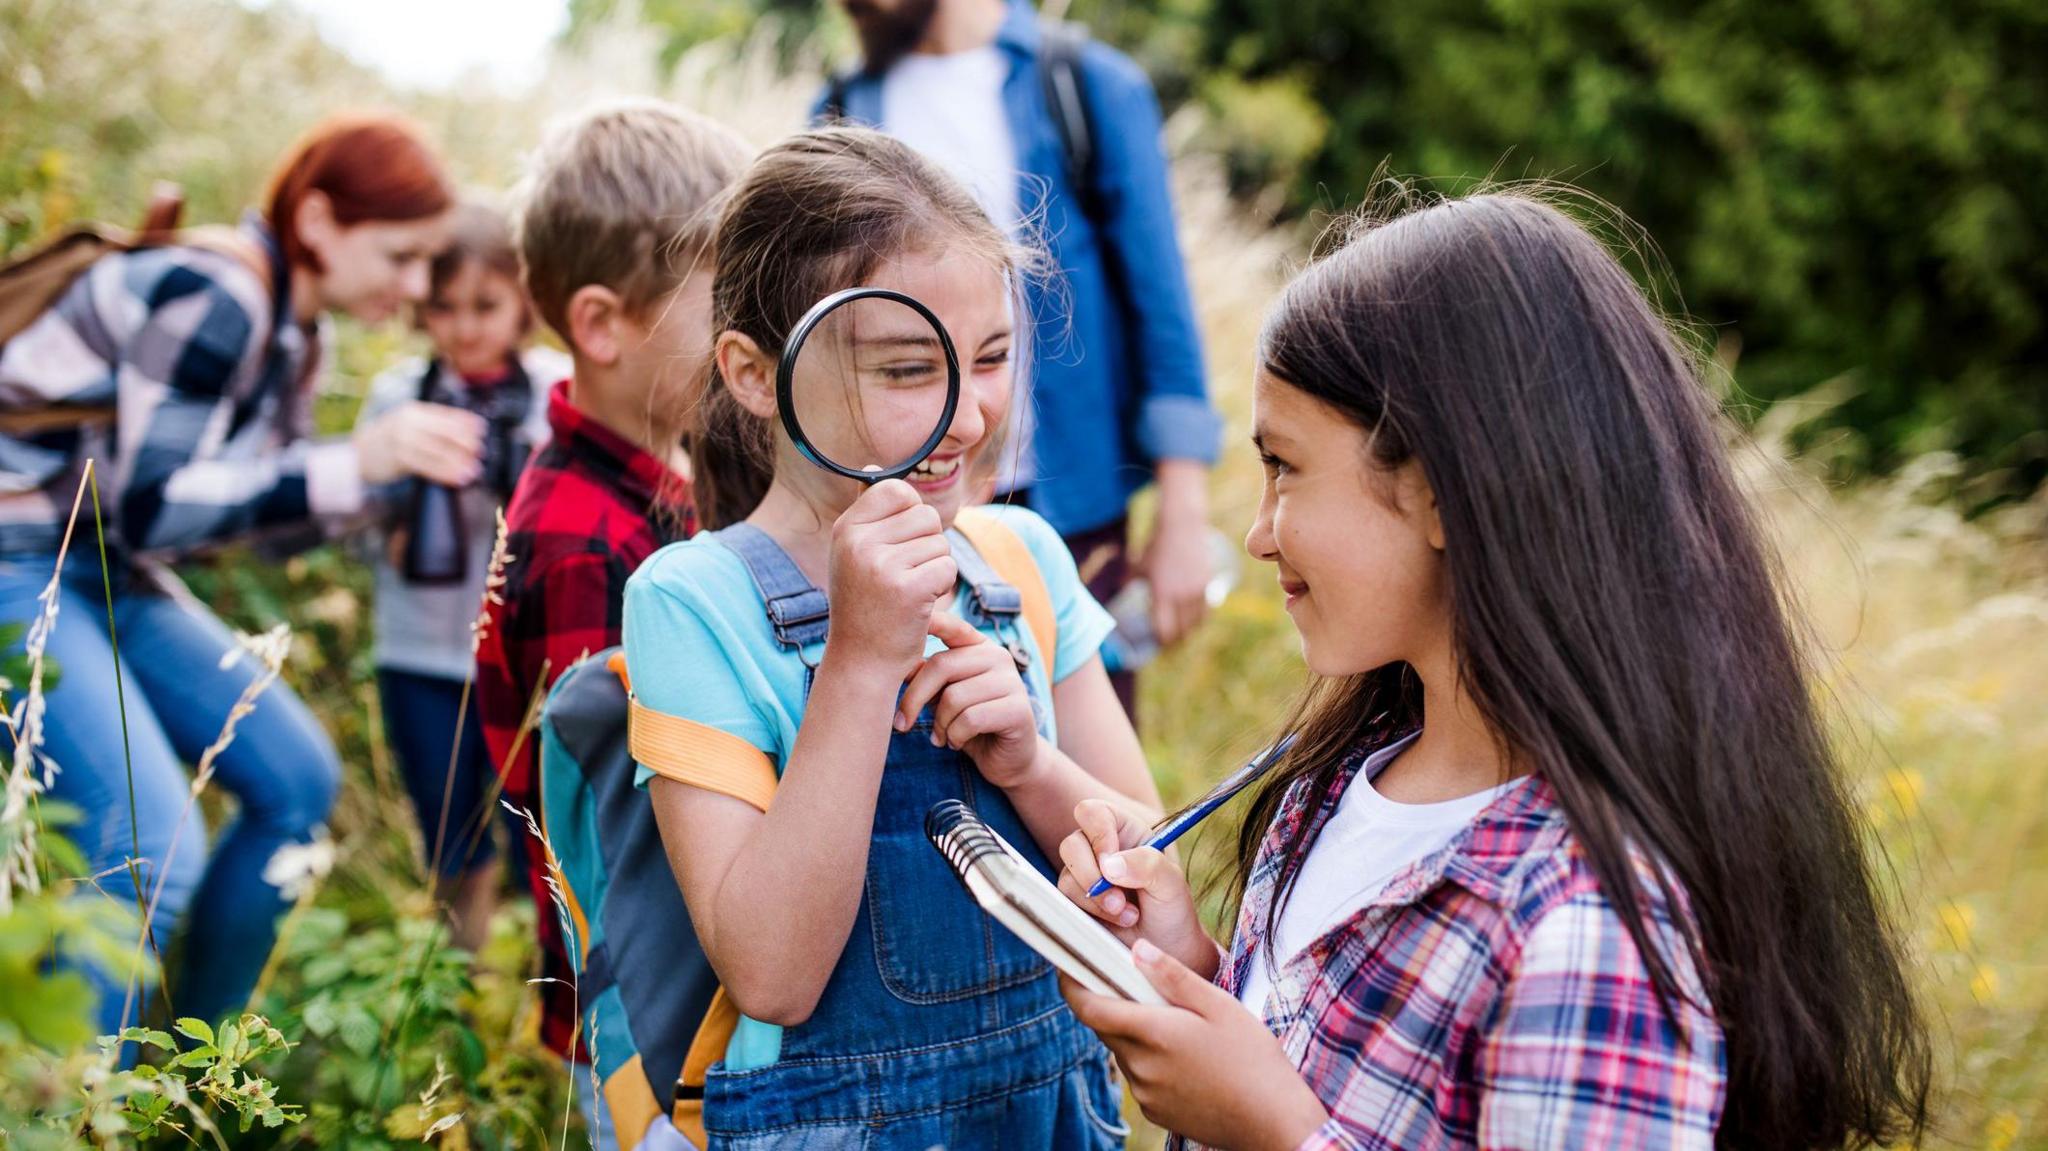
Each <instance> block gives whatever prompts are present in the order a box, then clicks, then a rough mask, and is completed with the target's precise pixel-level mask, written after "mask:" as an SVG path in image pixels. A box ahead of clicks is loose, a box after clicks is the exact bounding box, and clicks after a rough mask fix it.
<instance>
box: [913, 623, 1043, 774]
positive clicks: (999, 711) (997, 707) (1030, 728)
mask: <svg viewBox="0 0 2048 1151" xmlns="http://www.w3.org/2000/svg"><path fill="white" fill-rule="evenodd" d="M930 630H931V634H933V635H935V636H937V637H939V640H940V642H942V643H944V644H945V645H946V650H945V651H942V652H940V653H938V654H937V655H934V656H928V657H926V658H925V661H924V664H923V666H921V667H919V668H918V669H917V674H916V675H913V676H911V677H910V684H909V686H907V687H905V688H904V689H903V697H902V699H901V700H900V701H899V702H898V703H897V705H896V730H897V731H909V730H910V726H911V724H913V723H916V722H917V717H918V714H919V713H921V712H922V711H924V708H925V705H926V704H928V703H932V702H933V701H934V700H936V701H937V707H936V710H935V711H934V714H933V717H932V742H933V743H934V744H938V745H940V746H943V747H950V748H953V749H955V750H957V751H964V752H966V753H967V755H968V756H969V758H971V759H973V760H974V766H976V767H977V768H980V769H981V774H982V777H983V778H984V779H987V780H988V781H989V782H990V783H992V784H995V785H996V786H997V787H1002V788H1009V787H1015V786H1017V785H1019V784H1021V783H1023V782H1024V781H1025V780H1026V779H1027V778H1028V777H1029V776H1030V774H1031V772H1032V770H1033V769H1034V768H1036V767H1038V766H1039V764H1040V763H1041V759H1040V756H1041V753H1042V750H1043V748H1042V741H1041V740H1040V739H1039V738H1038V720H1037V717H1036V716H1034V715H1033V714H1032V712H1031V693H1030V689H1028V688H1026V687H1025V686H1024V677H1023V676H1022V675H1021V674H1020V673H1019V672H1018V671H1017V661H1016V659H1014V658H1013V657H1012V656H1011V655H1010V652H1009V649H1007V648H1005V647H1003V646H1001V645H1000V644H997V643H995V642H994V641H992V640H990V639H989V638H988V637H987V636H985V635H983V634H981V633H980V632H979V631H976V630H975V629H974V627H973V626H972V625H971V624H969V623H968V622H967V621H966V620H963V619H961V618H960V617H959V616H957V615H954V614H953V613H952V612H947V611H935V612H933V613H932V617H931V629H930Z"/></svg>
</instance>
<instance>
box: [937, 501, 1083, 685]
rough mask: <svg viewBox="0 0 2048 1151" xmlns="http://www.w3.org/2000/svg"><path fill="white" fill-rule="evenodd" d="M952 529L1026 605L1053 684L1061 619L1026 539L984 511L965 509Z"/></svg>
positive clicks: (1026, 620)
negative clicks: (978, 553)
mask: <svg viewBox="0 0 2048 1151" xmlns="http://www.w3.org/2000/svg"><path fill="white" fill-rule="evenodd" d="M953 526H954V527H955V528H958V529H959V530H960V534H961V535H964V536H966V537H967V542H969V543H971V544H973V545H974V550H976V551H978V552H980V553H981V558H982V559H985V560H987V561H988V566H990V567H992V568H994V569H995V572H996V574H997V575H999V576H1001V577H1003V580H1004V581H1005V582H1007V583H1008V584H1010V586H1012V587H1014V588H1016V589H1017V594H1018V596H1019V597H1020V598H1022V599H1023V601H1024V626H1025V627H1028V628H1030V629H1031V636H1032V638H1033V639H1035V640H1037V641H1038V652H1039V655H1040V657H1041V658H1043V659H1044V660H1045V678H1046V682H1047V683H1051V682H1052V673H1053V662H1054V661H1055V660H1056V659H1058V658H1059V639H1060V633H1059V617H1058V616H1057V615H1055V614H1054V613H1053V608H1052V593H1051V592H1050V591H1049V590H1047V588H1046V586H1045V573H1044V572H1041V571H1039V570H1038V560H1037V558H1036V557H1035V556H1033V555H1032V554H1031V549H1030V548H1029V547H1027V546H1025V543H1024V539H1023V537H1022V536H1019V535H1018V534H1017V532H1016V529H1014V528H1012V527H1011V526H1010V525H1008V524H1006V523H1004V522H1003V521H1002V520H1001V519H998V518H997V517H996V516H995V515H993V514H991V513H990V512H988V511H987V510H985V509H982V508H962V509H961V510H960V514H959V515H958V516H956V517H955V518H954V520H953Z"/></svg>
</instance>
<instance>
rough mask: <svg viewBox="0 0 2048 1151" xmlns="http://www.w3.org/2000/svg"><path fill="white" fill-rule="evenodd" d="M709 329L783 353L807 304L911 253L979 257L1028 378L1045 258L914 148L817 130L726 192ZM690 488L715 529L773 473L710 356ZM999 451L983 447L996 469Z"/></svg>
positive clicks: (763, 426) (765, 441)
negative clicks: (1008, 293)
mask: <svg viewBox="0 0 2048 1151" xmlns="http://www.w3.org/2000/svg"><path fill="white" fill-rule="evenodd" d="M713 250H714V252H715V257H714V258H715V267H716V275H715V276H714V278H713V280H712V286H711V308H712V328H713V330H714V331H718V332H726V331H735V332H739V333H740V334H742V335H744V336H747V337H748V338H749V339H751V340H753V341H754V343H755V344H756V345H757V346H759V347H760V348H761V349H762V350H763V351H765V352H767V353H769V354H770V355H774V354H776V353H778V352H780V351H781V349H782V345H783V343H784V341H785V340H786V339H787V338H788V336H789V332H790V329H791V328H794V327H795V326H796V323H797V321H798V320H799V319H800V318H801V317H802V316H803V314H804V312H805V311H807V310H808V309H809V308H810V307H811V306H812V305H813V304H815V303H817V302H818V301H819V300H821V299H823V298H824V297H825V296H827V295H829V294H830V293H832V292H835V291H838V290H839V289H841V288H848V287H853V286H856V285H859V284H861V283H862V282H864V281H865V280H866V279H867V278H868V277H869V276H870V275H872V274H873V272H874V270H875V268H876V267H878V266H879V265H881V264H883V263H885V262H886V261H888V260H890V259H891V258H893V257H896V256H899V255H902V254H904V253H906V252H929V251H944V252H945V253H946V254H947V255H948V256H949V257H954V256H959V257H965V258H968V259H985V260H987V261H989V262H990V263H991V264H992V265H993V266H995V267H998V268H1000V269H1002V270H1003V271H1004V272H1006V273H1008V274H1009V280H1010V284H1011V289H1012V296H1013V299H1015V300H1016V303H1017V307H1018V311H1017V318H1018V324H1019V327H1018V330H1017V334H1016V337H1015V339H1014V340H1013V341H1012V348H1013V349H1015V350H1013V352H1012V356H1013V362H1014V363H1015V365H1016V366H1015V368H1014V371H1015V374H1016V378H1017V379H1018V381H1019V384H1018V386H1020V387H1021V386H1023V380H1024V377H1025V373H1026V371H1027V363H1026V360H1025V356H1024V353H1025V351H1027V350H1028V349H1029V347H1030V344H1031V338H1030V334H1029V329H1028V328H1027V327H1026V326H1024V325H1025V315H1024V312H1023V309H1022V292H1021V291H1020V290H1019V287H1018V285H1019V284H1020V283H1021V282H1022V280H1023V279H1024V277H1025V276H1027V275H1030V274H1034V273H1036V272H1037V271H1038V269H1039V268H1040V267H1042V265H1043V260H1042V254H1040V253H1037V252H1035V251H1034V250H1032V249H1028V248H1025V247H1022V246H1020V245H1018V244H1016V243H1014V242H1012V241H1011V240H1010V238H1009V237H1008V236H1006V235H1004V234H1003V232H1002V230H1001V229H1000V228H998V227H996V225H995V224H994V223H992V222H991V221H990V220H989V218H988V214H987V213H986V212H984V211H982V208H981V205H980V204H978V203H976V202H975V199H974V196H973V195H972V194H971V193H970V192H968V190H967V189H966V187H965V186H964V185H962V184H961V183H960V182H959V181H957V180H955V179H954V178H953V177H951V176H950V175H948V174H946V172H945V171H944V170H943V169H941V168H940V167H939V166H938V165H936V164H934V163H932V162H931V161H930V160H928V159H926V158H925V157H924V156H922V155H920V154H919V153H918V152H917V151H916V150H915V149H913V148H911V147H910V146H909V145H907V144H904V143H903V142H901V141H899V140H896V139H894V138H892V137H889V136H885V135H883V134H881V133H879V132H874V131H870V130H868V129H864V128H845V127H831V128H817V129H813V130H811V131H808V132H801V133H798V134H797V135H794V136H791V137H789V138H788V139H786V140H783V141H782V142H781V143H779V144H776V145H774V146H773V147H771V148H769V149H768V150H767V151H765V152H763V153H761V155H760V157H759V158H758V159H756V160H755V161H754V164H753V166H752V167H751V168H749V169H747V173H746V175H745V176H744V177H743V178H742V179H741V180H740V182H739V184H738V186H737V187H735V188H734V189H733V191H732V196H731V198H730V199H729V200H728V201H727V202H726V205H725V210H724V212H723V214H722V215H721V216H720V218H719V224H718V232H717V236H716V238H715V240H714V242H713ZM693 423H694V428H693V435H692V441H691V444H692V446H691V460H692V462H693V464H694V465H695V468H696V473H695V478H694V482H695V494H696V498H697V509H698V513H699V515H700V516H701V517H702V518H703V521H704V523H705V525H706V526H707V527H712V528H719V527H724V526H726V525H727V524H731V523H734V522H737V521H739V520H742V519H745V518H746V517H747V515H748V514H749V513H750V512H752V511H753V510H754V506H755V505H756V504H758V503H760V502H761V497H762V495H763V494H765V493H766V492H767V490H768V483H769V481H770V480H771V479H772V478H773V475H774V431H773V427H772V426H771V423H770V421H768V420H766V419H763V418H761V417H759V416H756V415H754V414H753V413H751V412H749V411H747V410H746V409H745V408H744V407H742V406H740V403H739V401H738V399H736V398H735V397H734V396H733V394H732V391H731V389H730V388H729V387H728V386H727V385H726V382H725V380H724V378H723V377H722V376H721V375H720V373H719V371H718V367H717V365H716V364H715V363H714V364H713V366H712V369H711V380H710V384H709V386H708V387H707V388H706V390H705V394H704V402H703V404H702V405H701V406H700V407H699V409H698V413H697V418H696V419H695V420H694V421H693ZM999 457H1000V452H993V451H992V452H984V453H983V454H982V459H981V461H980V465H979V466H980V467H983V468H988V469H993V468H994V467H995V465H996V462H997V460H998V459H999Z"/></svg>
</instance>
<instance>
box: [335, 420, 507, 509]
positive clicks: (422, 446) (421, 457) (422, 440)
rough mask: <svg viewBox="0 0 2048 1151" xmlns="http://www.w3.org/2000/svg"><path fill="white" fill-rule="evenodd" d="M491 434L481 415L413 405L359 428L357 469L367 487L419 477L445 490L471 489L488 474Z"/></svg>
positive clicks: (355, 440) (356, 444)
mask: <svg viewBox="0 0 2048 1151" xmlns="http://www.w3.org/2000/svg"><path fill="white" fill-rule="evenodd" d="M485 431H486V428H485V425H484V418H483V417H482V416H479V415H477V414H476V413H475V412H466V411H463V410H462V409H461V408H454V407H449V406H448V405H446V404H429V403H426V402H424V401H421V400H408V401H407V402H405V403H403V404H400V405H399V406H397V407H395V408H393V409H391V410H390V411H388V412H385V413H384V414H383V415H381V416H378V417H377V418H376V419H374V420H371V421H370V422H369V423H366V424H363V425H361V426H359V427H357V428H356V430H355V435H354V436H353V437H352V439H353V442H354V443H355V448H356V466H357V467H358V468H359V469H361V471H362V475H363V482H364V483H366V484H388V483H390V482H391V481H393V480H396V479H399V478H401V477H403V476H418V477H420V478H421V479H423V480H426V481H428V482H430V483H436V484H441V485H442V486H444V487H451V488H464V487H468V486H469V485H470V484H473V483H475V482H476V479H477V477H478V476H480V475H482V474H483V454H484V434H485Z"/></svg>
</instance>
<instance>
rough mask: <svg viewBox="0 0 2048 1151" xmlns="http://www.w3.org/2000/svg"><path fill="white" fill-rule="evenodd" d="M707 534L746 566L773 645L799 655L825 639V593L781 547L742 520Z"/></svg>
mask: <svg viewBox="0 0 2048 1151" xmlns="http://www.w3.org/2000/svg"><path fill="white" fill-rule="evenodd" d="M710 534H711V535H713V536H716V537H717V539H718V542H720V543H722V544H724V545H725V546H726V547H728V548H731V549H732V551H733V554H734V555H737V556H739V557H740V561H741V562H742V563H744V564H746V565H747V574H748V575H751V576H752V577H754V587H755V588H756V589H757V590H759V591H760V593H761V604H762V607H763V608H764V609H765V610H766V611H767V613H768V623H769V625H770V626H771V627H773V628H774V629H775V642H777V643H779V644H781V645H782V646H784V647H787V648H795V649H797V650H798V651H801V650H802V649H803V648H805V647H806V646H808V645H810V644H814V643H817V642H819V641H820V640H823V639H824V638H825V633H826V631H827V629H828V628H830V626H831V608H830V607H829V606H828V605H827V603H826V601H825V593H824V592H823V591H820V590H819V589H818V587H817V586H816V585H815V584H813V583H811V581H810V580H809V579H808V578H806V577H805V576H804V573H803V571H802V570H801V569H799V568H798V567H797V566H796V561H795V560H793V559H790V558H789V553H788V552H786V551H783V550H782V545H781V544H778V543H776V542H775V540H774V539H773V538H772V537H771V536H769V534H768V533H767V532H764V531H762V530H761V529H760V528H757V527H755V526H754V525H753V524H750V523H747V522H746V521H744V520H742V521H740V522H739V523H736V524H733V525H731V526H729V527H724V528H720V529H719V530H717V531H715V532H712V533H710Z"/></svg>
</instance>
